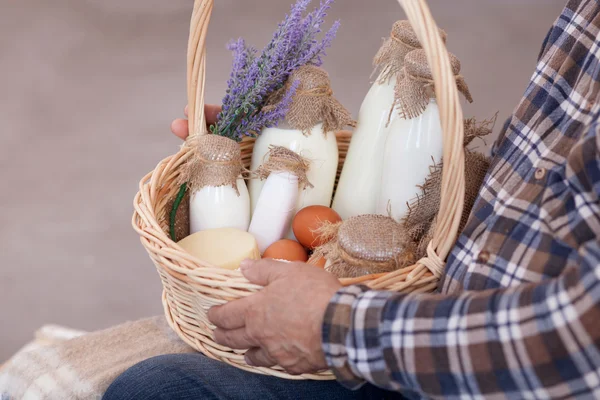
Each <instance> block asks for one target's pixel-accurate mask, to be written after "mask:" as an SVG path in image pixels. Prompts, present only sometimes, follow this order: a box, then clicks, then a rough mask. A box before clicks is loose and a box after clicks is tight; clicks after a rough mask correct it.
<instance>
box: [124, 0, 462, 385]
mask: <svg viewBox="0 0 600 400" xmlns="http://www.w3.org/2000/svg"><path fill="white" fill-rule="evenodd" d="M213 2H214V0H196V1H195V4H194V12H193V15H192V23H191V28H190V42H189V46H188V103H189V113H190V114H189V115H190V134H191V135H201V134H205V133H206V132H205V129H204V127H205V126H206V123H205V116H204V82H205V79H204V73H205V62H206V59H205V57H206V54H205V42H206V31H207V27H208V22H209V20H210V15H211V12H212V7H213ZM398 2H399V3H400V5H401V6H402V7H403V8H404V10H405V12H406V14H407V17H408V19H409V20H410V22H411V23H412V25H413V27H414V29H415V32H416V34H417V36H418V37H419V39H420V41H421V44H422V46H423V48H424V49H425V52H426V54H427V58H428V61H429V64H430V65H431V67H432V72H433V77H434V81H435V89H436V97H437V102H438V105H439V109H440V117H441V123H442V130H443V134H444V136H443V137H444V170H443V177H442V193H441V205H440V211H439V214H438V219H437V225H436V232H435V234H434V237H433V240H432V242H431V243H430V245H429V247H428V254H427V257H426V258H424V259H422V260H419V262H417V263H416V264H415V265H412V266H410V267H407V268H403V269H400V270H398V271H395V272H392V273H388V274H383V275H379V276H367V277H362V278H358V279H345V280H342V284H344V285H351V284H356V283H364V284H367V285H369V286H370V287H371V288H373V289H379V290H389V291H402V292H413V293H415V292H430V291H432V290H434V289H435V288H436V287H437V284H438V281H439V278H440V276H441V274H442V272H443V268H444V260H445V259H446V257H447V255H448V253H449V252H450V250H451V248H452V246H453V245H454V242H455V241H456V236H457V231H458V227H459V223H460V218H461V215H462V210H463V204H464V188H465V177H464V150H463V115H462V110H461V107H460V103H459V99H458V92H457V88H456V83H455V80H454V75H453V73H452V70H451V68H450V61H449V58H448V53H447V50H446V47H445V45H444V43H443V42H442V40H441V39H440V37H439V35H438V28H437V26H436V24H435V21H434V20H433V18H432V17H431V13H430V11H429V9H428V7H427V4H426V2H425V0H398ZM336 136H337V140H338V146H339V150H340V164H339V168H338V178H339V172H340V171H341V167H342V165H343V162H344V160H345V156H346V152H347V151H348V146H349V143H350V133H349V132H338V133H337V134H336ZM253 145H254V140H252V139H248V140H245V141H243V142H242V143H241V144H240V146H241V150H242V157H243V161H244V164H245V165H246V166H249V164H250V158H251V156H252V147H253ZM192 154H193V149H192V148H191V147H190V146H183V148H182V149H181V150H180V151H179V152H178V153H177V154H175V155H173V156H171V157H168V158H166V159H165V160H163V161H161V162H160V163H159V164H158V166H157V167H156V168H155V169H154V170H153V171H152V172H150V173H149V174H147V175H146V176H145V177H144V178H142V180H141V182H140V185H139V192H138V193H137V195H136V196H135V199H134V209H135V212H134V215H133V220H132V224H133V227H134V229H135V230H136V231H137V232H138V234H139V235H140V239H141V242H142V244H143V246H144V247H145V248H146V250H147V252H148V254H149V255H150V258H151V259H152V261H153V262H154V264H155V266H156V269H157V271H158V273H159V275H160V278H161V281H162V284H163V287H164V291H163V306H164V310H165V315H166V317H167V320H168V322H169V324H170V326H171V327H172V328H173V329H174V330H175V332H177V334H178V335H179V336H180V337H181V338H182V339H183V340H184V341H186V342H187V343H188V344H189V345H190V346H192V347H194V348H195V349H197V350H198V351H200V352H202V353H203V354H205V355H206V356H208V357H211V358H213V359H216V360H220V361H223V362H226V363H228V364H231V365H233V366H236V367H238V368H241V369H244V370H248V371H252V372H256V373H262V374H267V375H273V376H278V377H282V378H287V379H313V380H329V379H333V375H332V374H331V372H329V371H324V372H321V373H317V374H305V375H300V376H292V375H289V374H287V373H285V371H283V369H281V368H279V367H274V368H262V367H251V366H248V365H247V364H246V363H245V361H244V352H243V351H235V350H231V349H229V348H226V347H223V346H220V345H219V344H217V343H216V342H214V340H213V339H212V331H213V329H214V326H213V325H212V324H210V322H209V321H208V319H207V317H206V314H207V312H208V309H209V308H210V307H212V306H214V305H221V304H224V303H227V302H229V301H231V300H235V299H239V298H242V297H245V296H249V295H251V294H253V293H256V292H257V291H259V290H261V287H260V286H257V285H254V284H251V283H249V282H248V281H247V280H246V279H245V278H244V277H243V276H242V274H241V272H239V271H230V270H226V269H222V268H217V267H214V266H212V265H209V264H208V263H206V262H204V261H202V260H199V259H196V258H194V257H192V256H191V255H189V254H188V253H186V252H185V251H184V250H183V249H182V248H181V247H179V246H178V245H177V244H176V243H174V242H173V241H172V240H171V239H170V238H169V235H168V231H169V227H168V210H167V204H168V202H169V201H170V200H172V199H173V198H174V197H175V196H176V195H177V192H178V190H179V185H178V177H179V174H180V171H181V167H182V165H183V164H184V163H185V162H186V160H188V159H189V158H190V157H191V156H192Z"/></svg>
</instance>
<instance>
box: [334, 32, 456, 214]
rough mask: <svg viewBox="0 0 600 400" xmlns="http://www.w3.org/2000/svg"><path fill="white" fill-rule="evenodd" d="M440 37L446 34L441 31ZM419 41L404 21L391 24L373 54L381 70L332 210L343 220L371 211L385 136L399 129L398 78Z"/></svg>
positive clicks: (378, 185) (364, 105)
mask: <svg viewBox="0 0 600 400" xmlns="http://www.w3.org/2000/svg"><path fill="white" fill-rule="evenodd" d="M440 36H441V38H442V40H444V41H445V40H446V34H445V32H444V31H442V30H440ZM420 47H421V46H420V43H419V41H418V39H417V37H416V35H415V33H414V31H413V29H412V27H411V25H410V23H409V22H408V21H406V20H403V21H398V22H396V23H395V24H394V26H393V28H392V32H391V34H390V37H389V38H388V39H387V40H386V41H385V42H384V44H383V46H382V47H381V48H380V49H379V52H378V53H377V55H376V56H375V60H374V64H375V65H376V66H377V68H378V69H380V70H381V72H380V74H379V77H378V78H377V81H376V82H375V83H374V84H373V85H372V86H371V89H370V90H369V92H368V93H367V95H366V97H365V99H364V101H363V103H362V106H361V108H360V112H359V115H358V124H357V127H356V129H355V130H354V134H353V135H352V141H351V143H350V148H349V149H348V154H347V155H346V161H345V162H344V168H343V170H342V174H341V177H340V181H339V183H338V187H337V190H336V194H335V198H334V200H333V206H332V207H333V209H334V210H335V211H337V212H338V214H340V216H341V217H342V218H343V219H348V218H350V217H354V216H358V215H365V214H374V213H375V212H376V210H377V201H378V196H379V191H380V189H381V181H382V170H383V162H384V161H383V156H384V151H385V147H386V141H387V138H388V135H390V134H391V133H392V132H395V131H396V130H397V129H399V126H398V125H397V124H395V121H396V120H397V119H398V113H395V112H392V109H393V107H394V103H395V86H396V83H397V77H398V75H399V74H401V72H402V69H403V67H404V57H405V56H406V54H408V53H409V52H410V51H411V50H413V49H415V48H420Z"/></svg>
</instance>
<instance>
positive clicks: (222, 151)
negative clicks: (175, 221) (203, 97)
mask: <svg viewBox="0 0 600 400" xmlns="http://www.w3.org/2000/svg"><path fill="white" fill-rule="evenodd" d="M196 140H197V141H198V143H197V148H198V150H197V154H196V155H195V156H194V158H193V159H192V160H191V163H192V167H191V172H192V174H191V176H190V186H191V190H192V192H191V197H190V233H196V232H199V231H204V230H208V229H217V228H236V229H240V230H243V231H246V230H248V225H249V224H250V195H249V193H248V188H247V187H246V183H245V182H244V180H243V179H242V178H241V172H242V159H241V151H240V146H239V144H238V143H237V142H235V141H234V140H231V139H229V138H226V137H223V136H218V135H212V134H211V135H202V136H200V137H198V138H197V139H196Z"/></svg>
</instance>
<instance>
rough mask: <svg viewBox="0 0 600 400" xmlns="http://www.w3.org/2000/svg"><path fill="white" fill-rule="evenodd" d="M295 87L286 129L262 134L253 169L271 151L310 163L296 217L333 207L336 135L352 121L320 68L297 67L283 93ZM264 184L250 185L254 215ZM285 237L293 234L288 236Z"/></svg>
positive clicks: (257, 146) (270, 129)
mask: <svg viewBox="0 0 600 400" xmlns="http://www.w3.org/2000/svg"><path fill="white" fill-rule="evenodd" d="M294 82H298V83H297V85H298V86H297V90H296V92H295V94H294V96H293V98H292V103H291V105H290V108H289V110H288V112H287V114H286V118H285V124H281V125H280V126H279V127H274V128H266V129H264V130H263V131H262V132H261V134H260V135H259V136H258V138H257V140H256V143H255V145H254V150H253V153H252V167H251V168H252V170H256V169H257V168H258V167H259V166H260V165H261V164H262V163H263V161H264V160H265V156H266V155H267V153H268V152H269V151H270V148H271V146H281V147H284V148H287V149H289V150H292V151H293V152H295V153H297V154H298V155H300V156H301V157H303V158H304V159H306V160H307V161H308V162H309V163H310V165H309V168H308V171H307V172H306V176H307V179H308V181H309V182H310V183H311V186H307V187H306V188H305V189H304V190H302V191H300V192H299V196H298V199H297V202H296V207H295V209H294V214H296V213H297V212H298V211H299V210H300V209H302V208H304V207H308V206H312V205H322V206H327V207H329V206H330V205H331V199H332V196H333V187H334V185H335V178H336V174H337V167H338V157H339V154H338V146H337V141H336V137H335V132H336V131H338V130H341V129H343V128H344V127H345V126H349V125H350V126H351V125H353V124H354V121H353V120H352V117H351V115H350V113H349V112H348V111H347V110H346V109H345V108H344V107H343V106H342V105H341V104H340V103H339V102H338V101H337V100H336V99H335V98H334V97H333V91H332V90H331V83H330V80H329V75H328V74H327V72H326V71H325V70H323V69H322V68H319V67H316V66H314V65H306V66H303V67H300V68H298V69H297V70H296V71H294V72H293V73H292V74H291V75H290V78H289V79H288V83H287V84H286V89H287V88H289V87H290V86H291V85H292V84H294ZM275 97H276V95H275ZM271 102H277V100H272V101H271ZM282 122H283V121H282ZM264 184H265V182H263V181H259V180H256V179H253V180H251V181H250V182H249V187H250V200H251V205H252V210H253V211H254V210H256V207H257V204H258V200H259V197H260V196H261V191H262V190H263V186H264ZM290 232H291V230H290ZM288 237H292V234H291V233H289V234H288Z"/></svg>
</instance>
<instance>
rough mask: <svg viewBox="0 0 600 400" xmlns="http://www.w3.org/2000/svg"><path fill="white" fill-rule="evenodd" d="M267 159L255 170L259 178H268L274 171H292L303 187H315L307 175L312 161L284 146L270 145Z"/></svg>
mask: <svg viewBox="0 0 600 400" xmlns="http://www.w3.org/2000/svg"><path fill="white" fill-rule="evenodd" d="M265 160H266V161H265V162H264V163H263V164H262V165H261V166H260V167H258V169H257V170H256V171H254V175H255V176H256V177H257V178H259V179H261V180H263V179H267V178H268V177H269V175H271V173H272V172H291V173H292V174H294V175H296V176H297V177H298V184H299V185H300V188H301V189H304V188H307V187H309V188H311V187H313V185H312V184H311V183H310V182H309V181H308V177H307V176H306V174H307V173H308V170H309V168H310V161H309V160H307V159H306V158H304V157H302V156H301V155H300V154H298V153H296V152H294V151H292V150H289V149H287V148H285V147H282V146H270V147H269V152H268V153H267V154H266V156H265Z"/></svg>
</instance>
